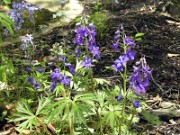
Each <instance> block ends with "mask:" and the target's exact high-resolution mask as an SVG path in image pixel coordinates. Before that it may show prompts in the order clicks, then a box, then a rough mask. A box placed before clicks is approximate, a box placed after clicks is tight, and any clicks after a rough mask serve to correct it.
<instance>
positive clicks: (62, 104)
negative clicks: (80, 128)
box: [48, 93, 97, 124]
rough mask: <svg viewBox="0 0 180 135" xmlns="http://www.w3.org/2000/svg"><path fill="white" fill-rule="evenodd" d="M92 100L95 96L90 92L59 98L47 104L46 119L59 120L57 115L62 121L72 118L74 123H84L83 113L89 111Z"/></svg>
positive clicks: (50, 120)
mask: <svg viewBox="0 0 180 135" xmlns="http://www.w3.org/2000/svg"><path fill="white" fill-rule="evenodd" d="M94 101H97V98H96V96H95V95H94V94H91V93H87V94H78V95H75V96H74V98H73V100H72V99H71V98H69V97H65V98H63V99H59V101H57V102H54V103H53V104H52V105H50V106H49V110H50V112H49V113H50V115H49V118H48V119H49V120H48V121H49V122H52V121H56V120H59V119H58V118H59V117H62V121H67V120H68V119H70V118H72V119H73V120H74V122H75V123H83V124H86V119H85V114H88V113H90V112H91V108H93V107H94ZM68 114H69V115H68Z"/></svg>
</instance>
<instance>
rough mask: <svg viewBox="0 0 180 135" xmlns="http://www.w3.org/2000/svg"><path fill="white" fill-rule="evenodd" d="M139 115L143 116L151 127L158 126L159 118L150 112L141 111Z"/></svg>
mask: <svg viewBox="0 0 180 135" xmlns="http://www.w3.org/2000/svg"><path fill="white" fill-rule="evenodd" d="M141 114H142V115H143V117H144V119H145V120H147V121H148V123H149V124H152V125H160V124H161V121H160V120H159V117H158V116H156V115H155V114H153V113H152V112H148V111H146V110H144V111H142V112H141Z"/></svg>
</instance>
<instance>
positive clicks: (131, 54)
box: [124, 49, 136, 62]
mask: <svg viewBox="0 0 180 135" xmlns="http://www.w3.org/2000/svg"><path fill="white" fill-rule="evenodd" d="M135 54H136V52H135V51H132V50H131V49H129V50H127V51H126V54H125V55H124V59H125V61H126V62H128V61H131V60H134V56H135Z"/></svg>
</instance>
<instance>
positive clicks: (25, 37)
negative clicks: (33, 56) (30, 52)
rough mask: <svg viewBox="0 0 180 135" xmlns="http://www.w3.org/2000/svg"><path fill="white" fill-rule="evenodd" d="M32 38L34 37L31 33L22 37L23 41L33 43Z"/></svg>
mask: <svg viewBox="0 0 180 135" xmlns="http://www.w3.org/2000/svg"><path fill="white" fill-rule="evenodd" d="M32 39H33V37H32V35H31V34H26V36H24V37H22V39H21V41H22V42H23V43H26V44H31V45H33V41H32Z"/></svg>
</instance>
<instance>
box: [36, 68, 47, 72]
mask: <svg viewBox="0 0 180 135" xmlns="http://www.w3.org/2000/svg"><path fill="white" fill-rule="evenodd" d="M36 70H37V71H38V72H39V73H43V72H44V71H45V70H44V69H42V68H38V69H36Z"/></svg>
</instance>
